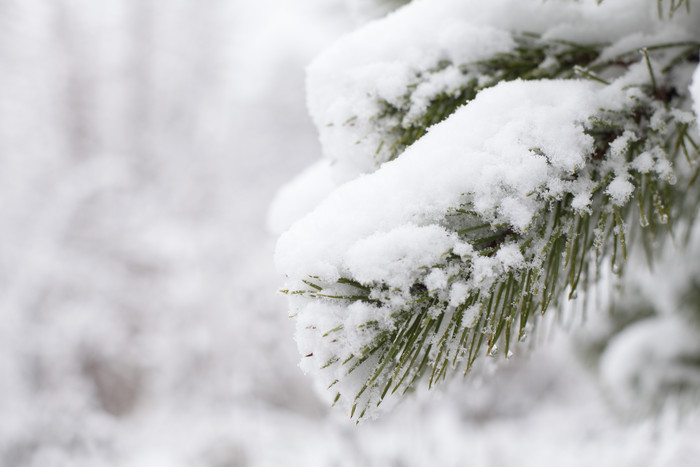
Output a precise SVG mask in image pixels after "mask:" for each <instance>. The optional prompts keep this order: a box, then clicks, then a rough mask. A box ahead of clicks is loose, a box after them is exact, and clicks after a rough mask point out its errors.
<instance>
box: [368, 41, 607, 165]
mask: <svg viewBox="0 0 700 467" xmlns="http://www.w3.org/2000/svg"><path fill="white" fill-rule="evenodd" d="M513 40H514V41H515V43H516V47H515V48H514V50H513V51H511V52H508V53H501V54H496V55H494V56H493V57H490V58H488V59H486V60H481V61H477V62H474V63H467V64H454V63H452V62H450V61H447V60H445V61H442V62H440V63H439V64H438V65H437V66H436V67H434V68H433V69H431V70H428V71H426V72H424V73H418V74H417V75H416V77H415V82H414V83H413V84H412V85H411V86H409V88H408V89H407V92H406V94H405V95H404V96H403V98H402V99H401V100H400V102H393V103H389V102H387V101H386V100H380V102H379V103H380V108H381V111H380V113H379V114H378V115H376V116H375V122H377V123H378V122H381V121H386V122H387V124H386V126H384V125H377V130H378V131H379V132H380V133H382V139H381V142H380V143H379V146H378V147H377V152H376V156H375V163H376V165H381V164H382V163H384V162H386V161H387V160H393V159H395V158H396V157H397V156H398V155H399V154H401V153H402V152H403V151H404V149H406V147H408V146H410V145H411V144H413V143H414V142H415V141H416V140H418V139H419V138H420V137H421V136H423V135H424V134H425V132H426V130H427V129H428V128H429V127H431V126H432V125H434V124H436V123H439V122H441V121H443V120H444V119H445V118H447V117H448V116H449V115H451V114H452V113H453V112H454V111H455V110H456V109H457V108H458V107H460V106H462V105H464V104H466V103H467V102H469V101H470V100H472V99H474V97H476V95H477V93H478V92H479V91H481V90H483V89H486V88H489V87H492V86H495V85H496V84H498V83H500V82H503V81H513V80H516V79H523V80H534V79H555V78H573V77H574V76H575V75H576V74H577V67H587V66H589V65H591V64H592V63H593V62H594V61H595V60H596V59H597V58H598V57H599V55H600V52H601V50H602V46H603V45H602V44H576V43H572V42H568V41H562V40H551V39H549V40H545V39H542V38H541V37H540V36H538V35H537V34H529V33H524V34H514V35H513ZM451 67H455V68H457V69H458V70H459V73H460V74H461V77H462V78H461V84H460V85H459V86H457V87H456V88H454V89H451V90H450V91H449V92H440V93H438V94H436V95H434V96H432V97H431V98H430V99H429V102H428V104H427V106H426V109H425V110H424V111H422V112H420V113H419V115H417V116H413V115H411V109H412V106H413V104H412V96H413V95H414V93H415V91H416V90H417V89H418V85H419V84H420V83H423V82H427V81H429V80H430V79H431V78H432V77H433V76H435V75H437V74H439V73H441V72H443V71H445V70H447V69H448V68H451ZM581 69H582V68H581Z"/></svg>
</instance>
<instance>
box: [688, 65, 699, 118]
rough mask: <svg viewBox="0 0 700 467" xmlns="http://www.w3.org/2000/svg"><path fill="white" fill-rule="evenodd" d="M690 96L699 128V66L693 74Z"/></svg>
mask: <svg viewBox="0 0 700 467" xmlns="http://www.w3.org/2000/svg"><path fill="white" fill-rule="evenodd" d="M690 95H691V96H692V97H693V110H694V111H695V121H696V124H697V125H699V126H700V123H699V122H700V66H698V67H697V68H696V69H695V73H694V74H693V84H692V85H691V87H690Z"/></svg>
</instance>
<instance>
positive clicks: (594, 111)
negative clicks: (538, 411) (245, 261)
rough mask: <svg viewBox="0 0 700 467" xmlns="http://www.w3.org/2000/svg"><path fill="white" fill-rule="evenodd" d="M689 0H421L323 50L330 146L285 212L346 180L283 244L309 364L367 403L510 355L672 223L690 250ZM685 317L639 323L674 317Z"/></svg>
mask: <svg viewBox="0 0 700 467" xmlns="http://www.w3.org/2000/svg"><path fill="white" fill-rule="evenodd" d="M680 4H681V5H682V6H683V7H686V8H687V10H688V11H682V12H681V11H675V10H678V5H677V2H672V3H671V5H670V6H668V5H665V6H662V5H660V4H659V3H658V2H656V1H651V0H649V1H644V2H640V1H638V0H618V1H613V0H608V1H605V2H603V3H602V5H598V2H595V1H585V2H569V1H561V2H546V3H543V2H541V1H539V0H527V1H523V0H497V1H492V2H480V1H464V0H440V1H434V2H427V1H422V2H415V3H412V4H410V5H408V6H405V7H403V8H402V9H400V10H399V11H397V12H395V13H393V14H391V15H389V16H388V17H386V18H384V19H381V20H378V21H375V22H373V23H371V24H369V25H367V26H366V27H364V28H362V29H360V30H359V31H357V32H355V33H354V34H351V35H349V36H347V37H346V38H344V39H342V40H341V41H339V42H338V43H337V44H335V45H334V46H332V47H331V48H329V49H328V50H327V51H326V52H325V53H324V54H322V55H321V56H320V57H319V58H318V59H317V60H316V61H315V62H314V63H313V64H312V65H311V66H310V67H309V72H308V73H309V74H308V106H309V109H310V112H311V115H312V117H313V119H314V122H315V124H316V126H317V128H318V131H319V134H320V140H321V144H322V147H323V152H324V156H325V157H326V158H327V161H328V162H324V163H323V165H322V166H318V167H323V169H314V170H312V171H309V172H307V173H306V174H305V175H304V182H303V183H301V182H297V183H296V184H295V185H291V186H290V187H289V188H288V189H286V190H285V192H284V198H285V199H284V201H278V203H277V205H276V206H277V209H276V210H277V211H278V212H289V211H290V210H289V209H281V208H280V207H279V206H299V205H306V209H308V210H311V209H313V206H312V205H315V204H316V203H318V202H319V201H320V199H321V198H322V197H323V195H324V194H325V193H327V192H328V191H329V189H330V188H329V187H330V186H333V185H337V186H338V187H337V189H335V190H334V191H333V192H332V193H330V194H329V195H328V196H326V197H325V199H323V200H322V201H320V204H319V205H318V206H317V207H315V209H313V210H312V212H311V213H310V214H308V215H306V216H305V217H303V218H302V219H300V220H299V221H298V222H296V223H294V224H293V225H292V226H291V228H290V229H289V230H288V231H287V232H286V233H284V234H283V235H282V237H281V238H280V240H279V243H278V246H277V253H276V262H277V266H278V269H279V270H280V271H281V272H283V273H284V274H285V275H286V276H287V278H288V284H287V288H286V290H285V292H286V293H287V294H288V295H289V297H290V309H291V311H290V313H291V315H292V316H295V317H296V318H297V342H298V346H299V350H300V352H301V354H302V368H303V369H304V370H305V371H308V372H310V373H313V374H314V376H315V378H316V381H317V383H318V385H319V387H320V388H322V390H326V389H327V392H326V393H327V394H328V396H329V399H330V400H332V401H333V402H334V403H338V404H340V405H342V406H344V407H346V408H347V409H348V410H349V411H350V413H351V415H352V416H357V417H359V418H361V417H362V416H364V415H366V414H371V413H372V411H373V410H374V408H375V407H377V406H378V405H379V404H380V403H381V402H382V401H383V400H384V399H385V397H388V395H389V394H394V393H397V394H401V393H405V392H406V391H409V390H412V389H413V388H414V387H416V386H417V385H418V384H419V383H420V382H421V381H425V382H426V383H427V385H428V386H432V385H434V384H435V383H437V382H438V381H440V380H444V379H446V378H447V376H448V375H451V374H453V373H455V372H462V373H466V372H468V371H469V370H470V369H472V367H476V366H478V365H479V362H480V361H481V360H482V357H483V356H484V355H493V354H495V353H496V352H497V351H498V349H499V348H501V349H503V352H502V353H503V354H504V355H506V356H509V355H510V353H511V352H512V350H513V349H514V348H515V347H516V346H519V345H520V344H519V342H520V341H522V340H524V338H525V337H526V336H527V334H528V333H530V332H532V331H533V330H535V329H536V324H537V322H538V319H540V318H539V316H540V315H543V314H545V312H547V311H548V310H549V309H554V310H556V311H557V313H558V314H561V313H564V312H565V310H568V311H566V312H567V313H572V311H571V307H568V308H567V307H564V302H565V301H566V300H567V299H574V298H576V297H577V296H578V295H582V299H585V298H587V297H588V295H589V293H587V292H589V290H590V289H591V287H592V286H593V285H596V284H600V283H601V281H602V282H606V281H609V280H608V279H605V276H606V275H605V274H604V273H603V272H602V271H603V270H606V271H607V270H610V269H612V271H613V275H614V276H619V275H622V273H623V272H624V269H625V260H626V258H627V256H628V255H629V256H631V257H633V258H636V257H638V256H639V257H642V258H644V257H646V259H647V260H648V261H649V262H652V261H654V259H655V258H656V257H658V256H659V252H660V251H662V250H663V251H668V250H664V245H665V243H666V242H665V239H666V238H673V239H674V242H675V243H676V244H678V245H681V248H683V247H682V245H685V244H686V243H687V242H688V241H689V240H688V239H690V238H691V237H692V231H691V230H692V226H693V220H694V218H695V214H696V212H697V202H698V190H697V187H696V184H695V180H696V178H697V174H698V169H697V167H698V160H699V159H698V157H699V155H698V146H697V143H698V141H700V138H699V137H698V131H697V126H696V125H695V115H694V114H693V105H694V104H693V100H692V97H691V95H690V94H691V93H690V92H689V86H690V85H691V77H692V75H693V72H694V71H695V69H696V68H697V57H698V52H700V28H699V27H698V25H699V24H700V11H698V10H699V7H700V5H698V6H695V2H691V1H688V2H680ZM691 4H692V5H691ZM672 13H675V14H672ZM696 74H697V73H696ZM693 86H694V87H693V90H695V89H697V80H696V84H694V85H693ZM692 94H693V96H697V92H696V91H693V92H692ZM695 106H696V107H695V111H696V114H697V100H696V102H695ZM310 186H323V187H325V188H323V189H317V188H315V189H310V188H309V187H310ZM295 209H296V212H298V213H303V211H304V209H303V208H298V207H297V208H295ZM272 217H273V219H272V223H273V224H276V225H278V226H280V227H282V226H286V225H287V224H289V223H290V219H289V218H288V217H289V216H287V218H286V219H282V217H284V216H282V215H277V216H274V215H273V216H272ZM274 218H278V221H276V222H275V220H274ZM687 251H688V252H691V251H693V250H691V249H688V250H687ZM669 254H671V253H669ZM690 261H692V259H690ZM632 264H634V265H636V263H635V262H633V263H632ZM635 269H637V268H636V267H635ZM601 277H603V278H604V279H603V280H601ZM631 277H632V278H631V279H629V280H630V281H634V274H632V276H631ZM580 301H581V302H583V300H580ZM579 308H584V305H583V304H582V305H580V306H579ZM679 316H680V315H679ZM674 319H675V318H674ZM684 319H685V318H683V317H679V318H677V320H680V321H676V324H672V323H671V324H669V323H668V322H666V321H664V322H663V325H659V326H655V325H654V322H646V323H645V327H644V328H643V329H642V328H640V329H641V330H640V331H639V332H636V333H634V335H632V337H626V338H625V339H627V340H628V341H632V340H635V339H636V340H644V337H638V336H645V335H647V334H648V333H647V334H645V332H643V331H644V329H647V330H649V329H650V330H654V329H657V330H659V333H661V334H664V335H668V336H674V335H675V334H674V332H675V331H674V329H681V328H682V327H683V325H682V324H678V323H682V322H683V320H684ZM687 332H688V333H691V334H690V335H696V334H692V333H693V331H687ZM627 334H628V335H631V334H632V333H631V331H630V332H629V333H627ZM676 334H677V333H676ZM697 335H700V334H697ZM635 336H637V337H635ZM614 337H615V335H614V334H610V335H608V338H609V339H614ZM623 337H624V333H622V334H621V341H622V340H623V339H622V338H623ZM678 338H679V339H682V336H681V337H678ZM686 341H687V339H686ZM620 346H623V344H620ZM521 347H522V346H521ZM610 347H611V348H610V349H609V354H610V355H614V354H618V355H619V354H621V353H624V351H623V350H619V349H617V350H616V348H615V347H616V346H614V345H611V346H610ZM623 347H624V346H623ZM626 348H630V347H629V346H627V347H626ZM676 348H677V349H679V350H678V352H680V353H683V354H686V353H690V354H693V353H694V352H695V353H694V355H695V356H696V357H697V351H698V349H697V346H693V345H685V346H684V345H679V346H677V347H676ZM681 350H682V352H681ZM650 351H651V352H655V351H656V350H654V348H651V347H650ZM678 352H676V353H674V352H673V351H669V352H668V353H667V354H666V356H667V357H669V358H672V357H674V356H675V357H677V356H678ZM657 354H658V352H657ZM671 354H673V355H671ZM660 358H661V359H663V358H664V357H663V355H662V356H661V357H660ZM613 360H620V359H615V358H612V357H611V358H610V359H609V360H607V361H613ZM622 360H623V361H628V360H629V359H628V358H627V359H626V358H622ZM652 360H653V359H652ZM608 368H610V365H609V364H604V365H603V373H604V376H605V375H608V374H610V371H609V370H608ZM686 370H687V371H688V372H691V374H692V373H693V372H698V367H697V365H696V366H695V367H693V366H692V365H691V366H689V367H688V368H686ZM614 373H615V375H617V376H616V378H618V379H624V378H625V376H624V372H623V371H619V370H615V371H614ZM696 376H697V373H695V374H694V376H691V377H690V378H684V381H685V382H686V383H688V382H692V384H690V383H688V384H686V385H685V386H686V387H687V388H688V389H689V390H697V388H698V387H699V385H698V384H696V383H697V381H696V380H697V378H696ZM610 379H611V378H608V380H610ZM612 379H615V378H612ZM633 379H634V378H633ZM662 379H663V378H662ZM676 379H677V378H676ZM635 381H638V378H637V379H636V380H635ZM657 382H658V378H657V379H655V377H654V376H653V375H652V376H649V377H648V378H644V379H643V385H644V386H645V387H646V388H650V387H652V386H654V385H655V384H657ZM618 383H619V384H617V386H620V385H621V384H622V382H620V381H618ZM613 386H615V383H614V382H613ZM653 392H654V390H652V389H649V390H647V391H646V393H653Z"/></svg>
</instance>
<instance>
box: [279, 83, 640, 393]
mask: <svg viewBox="0 0 700 467" xmlns="http://www.w3.org/2000/svg"><path fill="white" fill-rule="evenodd" d="M627 99H629V96H628V95H627V94H625V92H623V91H621V90H620V89H619V88H617V87H616V86H608V87H603V86H601V85H599V84H596V83H591V82H584V81H571V80H568V81H564V80H561V81H546V82H544V81H529V82H524V81H514V82H509V83H502V84H499V85H497V86H495V87H493V88H490V89H487V90H485V91H482V92H481V93H480V94H479V95H478V96H477V97H476V99H475V100H474V101H472V102H471V103H470V104H468V105H467V106H465V107H463V108H461V109H459V110H458V111H457V112H455V113H454V114H453V115H452V116H450V117H449V118H448V119H447V120H445V121H443V122H442V123H440V124H438V125H436V126H434V127H433V128H432V129H431V130H430V132H429V133H428V134H427V135H426V137H424V138H423V139H421V140H420V141H418V142H417V143H416V144H414V145H413V146H411V147H410V148H408V149H407V150H406V152H405V153H404V154H403V155H402V157H401V158H399V159H396V160H395V161H392V162H389V163H387V164H384V165H383V166H382V167H381V168H380V169H379V170H377V171H376V172H374V173H372V174H368V175H364V176H361V177H359V178H357V179H355V180H352V181H350V182H348V183H346V184H344V185H342V186H340V187H339V188H338V189H336V190H335V191H334V192H333V193H331V194H330V195H329V196H328V198H326V199H325V200H324V201H323V202H322V203H321V204H320V205H319V206H318V207H317V208H316V209H315V210H314V211H313V212H311V213H310V214H309V215H307V216H306V217H304V218H303V219H301V220H300V221H298V222H297V223H295V224H294V225H293V226H292V227H291V228H290V229H289V231H287V232H286V233H285V234H283V235H282V237H281V238H280V240H279V242H278V244H277V250H276V256H275V261H276V263H277V267H278V269H279V270H280V271H281V272H283V273H284V274H286V275H287V277H288V284H287V285H288V287H289V289H290V290H299V289H303V288H305V284H304V282H305V281H306V284H308V280H312V281H314V282H315V281H318V282H320V283H333V282H335V281H338V280H339V279H343V278H345V279H352V280H353V281H357V282H358V283H359V284H364V285H366V286H369V285H370V284H385V285H386V286H388V287H389V288H390V289H393V290H397V291H399V293H396V294H395V295H393V296H392V299H391V300H395V302H392V303H390V304H388V305H387V306H382V307H377V306H375V305H374V304H372V303H367V302H365V301H355V302H354V303H351V304H345V303H342V302H338V301H333V300H319V297H315V298H311V297H307V296H304V295H293V296H292V300H291V306H292V313H293V314H294V315H296V316H297V318H298V321H297V325H298V327H297V343H298V345H299V349H300V351H301V353H302V355H304V356H305V358H304V359H303V361H302V368H303V369H304V370H305V371H309V372H313V373H315V375H316V376H317V378H316V384H317V385H318V386H319V388H327V387H328V386H329V385H331V386H333V390H334V393H335V391H338V392H341V393H346V394H350V393H357V390H358V389H359V387H360V386H361V385H362V384H363V382H364V381H366V379H367V374H365V372H366V371H368V370H366V369H362V368H360V369H357V370H356V371H355V372H354V373H353V374H352V375H348V374H347V371H348V369H347V368H346V367H345V366H343V365H340V364H337V365H334V364H333V363H335V362H338V361H343V360H344V358H345V357H346V356H352V355H357V354H359V353H361V352H362V349H363V347H364V346H366V345H368V343H369V342H370V341H371V338H372V337H373V336H374V337H376V330H369V329H368V328H367V327H366V326H364V324H365V323H367V322H368V321H372V322H374V323H376V326H377V327H378V328H379V329H390V328H391V327H392V326H394V324H393V322H392V313H393V312H395V311H397V310H399V309H400V308H401V306H402V305H403V304H404V303H405V300H406V295H407V294H408V295H410V289H411V287H412V286H413V285H414V283H415V282H416V280H417V278H418V277H422V276H421V275H424V276H425V280H424V282H425V284H426V287H429V288H430V289H442V290H444V292H445V299H446V300H448V301H450V302H453V303H455V304H459V303H460V302H461V301H463V299H464V295H465V294H466V293H468V291H469V290H470V289H473V288H474V287H488V284H490V283H491V282H490V281H492V280H493V277H494V276H495V275H497V274H499V273H500V271H504V270H508V269H509V268H512V267H519V266H520V265H522V262H523V258H522V255H521V254H520V250H519V248H518V247H517V246H512V247H509V246H508V245H504V246H503V248H502V251H499V252H498V254H496V255H494V256H493V257H488V256H478V255H474V250H473V248H472V246H471V245H470V244H469V243H466V242H465V241H464V240H461V239H460V238H459V236H458V235H457V234H456V233H455V232H454V231H453V232H450V231H448V230H447V229H446V228H445V227H444V225H443V224H444V222H445V219H446V215H447V213H448V212H449V211H450V209H452V208H455V207H458V206H460V204H461V203H464V202H465V199H467V198H468V199H469V200H471V201H470V202H472V209H473V210H474V211H475V212H476V213H478V215H479V216H480V217H481V218H482V219H484V220H486V221H488V222H490V223H491V224H492V225H496V224H499V225H509V226H510V227H511V228H512V229H513V230H514V231H518V232H523V231H525V230H527V229H528V226H529V225H530V224H531V223H532V222H533V219H534V218H535V217H536V216H537V215H538V214H540V213H541V212H543V210H544V208H545V206H546V203H548V202H549V201H548V200H549V198H550V196H552V195H553V194H555V195H557V196H559V195H561V193H562V188H561V187H562V180H564V179H569V178H570V176H571V175H572V174H573V173H574V172H575V171H577V169H579V168H581V167H582V166H583V165H584V164H585V161H586V158H587V157H588V156H589V155H590V154H592V153H593V151H594V147H593V139H592V137H590V136H589V135H587V134H586V133H585V123H586V122H587V121H588V119H589V117H590V116H591V115H594V114H595V113H596V112H597V111H598V109H599V108H600V107H601V106H603V105H605V107H606V108H607V109H612V110H614V109H616V108H622V107H623V106H624V105H625V103H626V100H627ZM535 148H536V150H535ZM567 183H568V185H567V190H571V191H575V192H577V193H583V191H584V190H585V189H590V187H588V185H585V182H582V183H584V185H582V186H581V187H578V186H576V182H574V181H571V180H568V181H567ZM555 191H556V193H555ZM589 196H590V194H589ZM584 208H585V206H583V205H582V209H584ZM449 250H452V251H453V252H454V254H457V255H461V256H463V257H464V258H470V257H473V258H472V263H471V267H472V271H473V274H472V279H471V280H470V282H469V284H464V283H456V284H454V286H453V287H451V290H448V289H450V286H449V285H448V282H447V276H448V275H449V274H450V273H449V272H448V271H447V272H443V271H441V270H439V269H435V268H433V269H431V268H432V266H433V265H435V264H437V263H439V262H440V258H441V256H443V255H444V254H445V253H446V252H448V251H449ZM310 278H312V279H310ZM460 290H461V292H460ZM322 293H324V292H323V291H321V292H319V294H322ZM351 293H352V292H351V291H350V290H348V294H351ZM320 297H323V295H320ZM369 298H370V299H371V298H372V296H370V297H369ZM402 300H404V301H402ZM361 325H362V326H361ZM339 329H342V330H343V332H338V333H336V334H333V333H334V332H335V331H334V330H339ZM329 334H333V336H332V337H330V338H329V337H328V336H329ZM367 367H368V368H371V365H368V366H367ZM345 402H346V401H344V400H341V401H340V402H339V403H340V404H345Z"/></svg>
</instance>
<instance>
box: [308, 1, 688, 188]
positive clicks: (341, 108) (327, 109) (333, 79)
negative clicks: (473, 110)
mask: <svg viewBox="0 0 700 467" xmlns="http://www.w3.org/2000/svg"><path fill="white" fill-rule="evenodd" d="M598 3H599V2H597V1H596V0H588V1H583V2H569V1H564V2H542V1H541V0H490V1H489V2H484V1H482V0H435V1H431V2H414V3H412V4H410V5H408V6H407V7H405V8H402V9H400V10H398V11H396V12H395V13H393V14H390V15H389V16H387V17H385V18H383V19H381V20H377V21H374V22H372V23H370V24H368V25H366V26H365V27H363V28H361V29H359V30H358V31H356V32H355V33H353V34H350V35H348V36H345V37H344V38H342V39H341V40H340V41H338V42H337V43H336V44H334V45H333V46H331V47H330V48H328V49H327V50H326V51H325V52H324V53H323V54H321V55H320V56H319V57H318V58H317V59H316V60H315V61H314V62H313V63H312V64H311V65H310V66H309V68H308V76H307V104H308V107H309V111H310V113H311V116H312V118H313V120H314V123H315V124H316V126H317V128H318V130H319V135H320V140H321V144H322V147H323V153H324V156H325V157H328V158H330V159H331V160H332V161H334V166H333V168H334V170H333V174H334V177H335V179H336V180H338V181H346V180H349V179H352V178H354V177H356V176H357V175H359V174H361V173H368V172H372V171H373V170H375V169H376V168H377V166H378V165H381V163H383V162H384V161H386V160H389V159H390V158H391V157H390V148H389V147H387V146H390V145H389V144H384V143H385V141H384V140H383V139H382V134H383V133H387V132H391V127H394V126H401V125H405V124H406V122H408V121H410V120H411V118H413V117H416V116H417V115H420V114H422V113H424V112H425V110H426V106H427V104H428V102H429V100H430V99H431V98H433V97H435V96H438V95H441V94H445V95H450V94H451V93H453V92H455V91H456V90H457V89H458V88H459V86H460V85H464V83H465V81H468V80H469V79H471V78H473V77H472V76H471V75H469V74H466V75H465V74H464V73H463V70H461V69H460V67H462V66H464V65H468V64H473V63H475V62H478V61H480V60H484V59H488V58H491V57H494V56H495V55H497V54H499V53H507V52H511V51H513V50H514V48H515V47H516V43H515V41H514V39H513V34H512V32H511V31H527V32H528V33H535V34H540V35H542V37H543V38H545V39H563V40H567V41H573V42H579V43H582V44H587V43H591V42H596V43H610V44H611V46H610V47H609V51H605V50H604V51H603V56H615V55H617V54H620V53H623V52H629V51H630V50H634V49H636V48H639V47H642V46H645V45H653V44H656V43H660V42H664V41H665V42H669V41H683V40H689V38H690V37H692V36H693V32H694V31H695V30H696V29H697V24H698V23H697V22H698V19H699V15H698V12H697V11H696V10H698V9H692V11H691V13H690V14H677V15H674V17H673V19H672V20H669V19H663V20H662V19H661V18H659V15H658V10H657V2H656V0H616V1H614V0H608V1H605V2H603V3H602V4H601V5H598ZM640 3H643V4H644V5H643V6H641V7H640ZM505 11H507V12H508V13H509V14H503V12H505ZM389 31H390V32H389ZM379 44H381V45H379ZM409 90H410V92H409ZM391 106H394V107H397V106H401V107H402V108H406V107H407V108H408V109H409V110H408V114H407V115H406V116H398V115H394V114H393V113H392V110H391Z"/></svg>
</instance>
